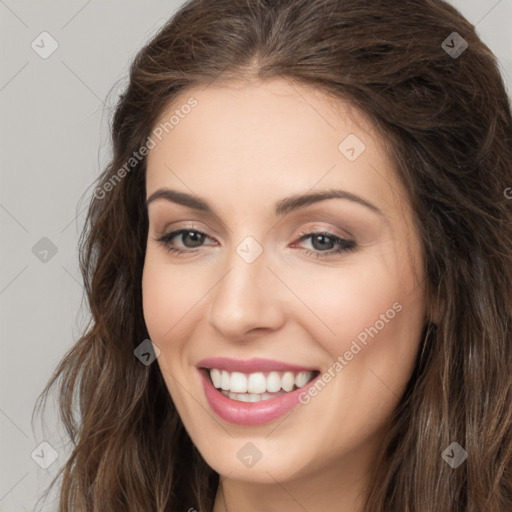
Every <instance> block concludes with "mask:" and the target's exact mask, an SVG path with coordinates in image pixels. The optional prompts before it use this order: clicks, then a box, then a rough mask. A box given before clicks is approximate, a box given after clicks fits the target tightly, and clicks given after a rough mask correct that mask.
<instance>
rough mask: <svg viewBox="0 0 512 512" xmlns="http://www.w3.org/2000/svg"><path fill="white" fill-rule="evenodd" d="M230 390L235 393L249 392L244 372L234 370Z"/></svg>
mask: <svg viewBox="0 0 512 512" xmlns="http://www.w3.org/2000/svg"><path fill="white" fill-rule="evenodd" d="M229 390H230V391H232V392H233V393H247V377H246V376H245V375H244V374H243V373H240V372H233V373H232V374H231V381H230V383H229Z"/></svg>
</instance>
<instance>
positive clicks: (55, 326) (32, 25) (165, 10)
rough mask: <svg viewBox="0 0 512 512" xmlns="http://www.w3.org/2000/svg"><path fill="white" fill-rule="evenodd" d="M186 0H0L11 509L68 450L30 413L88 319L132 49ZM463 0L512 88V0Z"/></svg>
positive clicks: (2, 449)
mask: <svg viewBox="0 0 512 512" xmlns="http://www.w3.org/2000/svg"><path fill="white" fill-rule="evenodd" d="M182 3H183V2H182V1H180V0H174V1H171V0H169V1H165V0H151V1H142V0H139V1H134V0H117V1H116V0H88V1H87V0H66V1H60V2H59V1H46V0H33V1H23V0H0V37H1V41H0V43H1V48H2V65H1V67H0V105H1V123H0V129H1V138H0V165H1V193H0V225H1V230H2V231H1V233H2V246H1V247H2V251H1V253H0V254H1V266H0V311H1V316H0V325H1V350H2V352H1V358H0V365H1V367H0V379H1V381H0V512H21V511H28V510H34V504H35V501H36V499H37V498H38V497H39V496H40V494H41V492H42V491H43V490H44V489H45V488H46V486H47V485H48V483H49V482H50V479H51V477H52V476H54V475H55V474H56V473H57V470H58V469H59V466H60V465H61V464H62V463H63V462H64V460H65V458H66V453H67V451H66V448H65V444H64V442H65V437H64V435H63V432H62V429H60V428H58V425H57V423H56V420H55V417H54V416H51V415H49V416H48V417H47V427H46V428H45V430H41V429H40V428H39V426H40V421H39V419H38V421H37V422H36V424H35V427H36V428H35V432H34V431H33V430H32V427H31V414H32V410H33V406H34V403H35V399H36V397H37V395H38V394H39V392H40V391H41V389H42V388H43V386H44V385H45V383H46V382H47V380H48V378H49V376H50V374H51V372H52V371H53V369H54V368H55V366H56V364H57V362H58V361H59V360H60V358H61V357H62V356H63V355H64V352H65V351H66V350H67V349H69V348H70V347H71V345H72V344H73V342H74V340H76V339H77V338H78V335H79V333H80V328H81V326H83V325H84V323H85V320H86V318H87V316H86V315H87V313H86V312H84V310H83V309H82V310H81V309H80V308H81V297H82V285H81V277H80V273H79V270H78V254H77V249H76V248H77V241H78V235H79V231H80V228H81V226H82V222H83V220H84V217H85V215H84V207H85V206H86V204H87V199H88V197H89V196H90V194H91V192H92V188H89V191H88V193H87V195H86V196H85V198H86V199H85V201H83V202H82V203H80V204H78V202H79V199H80V197H81V196H82V194H83V193H84V191H85V190H86V189H87V187H89V186H90V185H91V183H92V182H93V180H94V179H95V177H96V176H97V175H98V173H99V172H100V170H101V168H102V167H103V166H104V165H105V163H106V162H107V159H108V156H109V145H108V144H109V142H108V141H109V135H108V119H109V116H110V114H111V109H112V107H113V105H114V103H115V100H116V98H117V94H118V91H120V88H122V87H123V86H124V84H125V83H126V74H127V70H128V65H129V63H130V61H131V59H132V58H133V57H134V56H135V53H136V52H137V51H138V49H139V48H140V47H141V46H142V45H143V44H144V43H145V42H147V41H148V40H149V38H150V37H151V36H152V35H153V34H155V32H156V31H157V30H158V28H159V27H160V26H161V25H162V24H163V23H164V22H165V21H166V20H167V19H168V18H169V16H170V15H172V13H173V12H174V11H175V10H176V9H177V7H178V6H179V5H181V4H182ZM452 3H453V5H455V6H456V7H457V8H459V10H460V11H461V12H462V13H463V14H464V15H465V16H466V17H467V18H468V19H469V21H470V22H472V23H473V24H475V25H476V26H477V30H478V33H479V35H480V37H481V38H482V39H483V40H484V41H485V42H486V43H487V44H488V45H489V46H490V48H491V49H492V50H493V51H494V53H495V54H496V55H497V57H498V59H499V61H500V65H501V69H502V73H503V76H504V78H505V80H506V83H507V86H508V89H509V92H510V91H511V90H512V0H452ZM43 31H46V32H48V33H49V34H51V36H52V37H53V38H54V39H55V40H56V41H57V43H58V45H59V46H58V49H57V50H56V51H55V52H54V53H53V54H52V55H51V56H50V57H48V58H47V59H42V58H41V57H40V56H39V55H38V54H37V53H36V52H35V51H34V50H33V49H32V47H31V43H32V41H34V40H36V42H37V41H40V38H38V36H39V34H41V32H43ZM446 36H448V34H440V35H439V37H440V43H441V41H442V40H443V39H444V38H445V37H446ZM39 44H41V43H39ZM45 47H46V48H48V43H45ZM476 72H478V70H476ZM111 90H112V92H111V94H110V97H109V98H108V101H107V94H108V93H109V91H111ZM510 185H511V186H512V183H511V184H510ZM42 237H47V238H49V239H50V240H51V241H52V242H53V244H54V245H55V246H56V247H57V253H56V254H55V255H54V256H53V257H51V258H50V257H49V256H51V253H50V254H49V255H48V257H47V258H48V261H46V262H42V261H40V259H38V257H36V255H35V254H34V253H33V252H32V248H33V246H34V245H35V244H36V243H37V242H38V241H39V240H40V239H41V238H42ZM42 256H43V255H42V254H41V257H42ZM49 405H50V406H51V402H50V403H49ZM42 441H47V442H48V443H50V444H51V446H52V447H53V448H54V449H55V450H56V452H57V453H58V459H57V460H56V461H55V462H54V463H53V464H52V465H51V466H49V467H48V469H43V468H41V467H40V466H39V465H37V464H36V462H34V460H33V459H32V458H31V453H32V452H33V451H34V450H35V449H36V448H37V447H38V445H39V444H40V443H41V442H42ZM44 450H45V448H44V447H43V448H39V449H38V450H36V452H35V453H36V455H34V458H35V459H36V460H45V459H44V458H45V457H48V456H49V452H48V450H47V451H46V453H45V451H44ZM37 454H39V455H40V457H39V459H38V457H37ZM41 454H43V455H41ZM44 510H47V511H53V510H56V505H55V504H53V505H52V503H51V500H49V501H47V502H46V504H45V507H44Z"/></svg>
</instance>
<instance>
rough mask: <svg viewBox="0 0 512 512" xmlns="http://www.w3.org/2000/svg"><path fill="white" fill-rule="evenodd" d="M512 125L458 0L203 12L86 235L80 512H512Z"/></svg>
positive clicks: (155, 71)
mask: <svg viewBox="0 0 512 512" xmlns="http://www.w3.org/2000/svg"><path fill="white" fill-rule="evenodd" d="M511 129H512V117H511V112H510V104H509V100H508V98H507V95H506V92H505V89H504V86H503V82H502V79H501V77H500V74H499V71H498V69H497V65H496V59H495V57H494V56H493V55H492V53H491V52H490V50H489V49H488V48H487V47H486V46H485V45H484V44H483V43H482V42H481V41H480V40H479V38H478V37H477V35H476V34H475V31H474V28H473V27H472V26H471V25H470V24H469V23H468V22H467V21H466V20H465V19H464V18H463V17H462V16H461V15H460V14H459V13H458V12H457V11H456V10H455V9H454V8H453V7H451V6H449V5H448V4H446V3H445V2H443V1H441V0H428V1H423V0H422V1H419V0H405V1H400V2H392V1H383V0H376V1H373V2H364V1H362V0H343V1H341V0H279V1H270V0H254V1H250V2H249V1H241V0H211V1H209V2H201V1H199V0H192V1H190V2H188V3H187V4H185V5H184V6H183V7H182V8H181V9H180V10H179V12H178V13H177V14H176V15H175V16H174V17H173V18H172V19H171V20H170V21H169V22H168V23H167V24H166V25H165V26H164V27H163V28H162V29H161V30H160V32H159V33H158V34H157V35H156V36H155V37H154V38H153V40H152V41H151V42H150V43H149V44H148V45H147V46H145V47H144V48H143V49H142V50H141V52H140V53H139V54H138V56H137V57H136V59H135V61H134V63H133V65H132V67H131V71H130V82H129V85H128V87H127V89H126V91H125V92H124V94H122V96H121V98H120V99H119V103H118V105H117V108H116V111H115V115H114V119H113V124H112V139H113V151H114V153H113V156H112V160H111V162H110V164H109V166H108V167H107V169H105V171H104V173H103V174H102V175H101V177H100V178H99V182H98V186H97V187H96V189H95V191H94V194H93V198H92V200H91V204H90V209H89V213H88V222H87V225H86V227H85V229H84V232H83V235H82V239H81V268H82V273H83V276H84V280H85V286H86V293H87V297H88V301H89V305H90V309H91V313H92V322H91V325H90V326H89V328H88V329H87V331H86V332H85V333H84V334H83V336H82V337H81V338H80V340H79V341H78V342H77V343H76V345H75V346H74V347H73V348H72V350H71V351H70V352H69V354H67V356H66V357H65V358H64V359H63V361H62V362H61V364H60V365H59V367H58V368H57V370H56V372H55V374H54V375H53V377H52V379H51V380H50V382H49V384H48V386H47V387H46V388H45V390H44V392H43V394H44V395H46V394H47V393H48V391H49V389H50V387H51V386H52V385H53V384H54V383H56V382H57V380H59V379H60V407H61V411H62V417H63V420H64V423H65V425H66V428H67V430H68V432H69V434H70V437H71V440H72V441H73V444H74V446H73V451H72V454H71V456H70V458H69V460H68V461H67V463H66V465H65V466H64V467H63V468H62V477H63V480H62V487H61V491H60V509H59V510H61V511H68V510H73V511H84V512H85V511H87V512H89V511H96V510H102V511H104V510H109V511H110V510H130V511H148V510H154V511H164V510H165V511H167V510H169V511H171V510H172V511H179V510H189V511H191V510H199V511H201V512H210V511H214V512H224V511H260V510H261V511H263V510H265V511H269V510H279V511H280V512H283V511H285V512H286V511H292V510H293V511H295V510H308V511H316V510H322V511H330V510H336V511H340V510H344V511H345V510H346V511H352V512H353V511H356V512H359V511H361V512H362V511H366V512H369V511H372V512H373V511H380V512H384V511H389V512H395V511H397V510H401V511H402V510H403V511H410V512H412V511H414V512H419V511H424V512H426V511H432V510H438V511H450V512H451V511H455V510H456V511H467V512H469V511H475V512H476V511H483V510H486V511H496V512H497V511H509V510H512V462H511V461H512V459H511V457H512V379H511V371H510V370H511V367H512V349H511V343H510V339H511V329H512V265H511V262H512V203H511V202H510V199H509V198H510V194H507V190H510V186H511V184H512V166H511V164H510V162H511V161H512V135H511V133H512V131H511ZM76 393H78V395H79V396H77V395H76ZM75 408H77V409H78V411H79V416H78V417H74V416H73V412H74V411H75Z"/></svg>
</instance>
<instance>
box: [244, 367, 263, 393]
mask: <svg viewBox="0 0 512 512" xmlns="http://www.w3.org/2000/svg"><path fill="white" fill-rule="evenodd" d="M248 381H249V382H248V384H247V391H249V393H264V392H265V391H266V390H267V379H266V378H265V375H263V373H262V372H258V373H251V374H250V375H249V379H248Z"/></svg>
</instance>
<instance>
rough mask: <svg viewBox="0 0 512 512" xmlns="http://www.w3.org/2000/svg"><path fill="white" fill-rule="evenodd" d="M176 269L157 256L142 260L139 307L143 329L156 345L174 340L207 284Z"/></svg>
mask: <svg viewBox="0 0 512 512" xmlns="http://www.w3.org/2000/svg"><path fill="white" fill-rule="evenodd" d="M164 258H165V256H164ZM180 269H181V267H180V266H179V265H169V264H166V262H165V261H163V258H162V257H160V256H159V255H153V254H151V253H150V254H148V255H147V257H146V261H145V264H144V271H143V274H142V305H143V311H144V319H145V322H146V327H147V329H148V332H149V334H150V336H151V339H152V340H154V341H155V342H156V343H157V344H158V342H159V341H160V343H166V340H169V339H171V338H172V339H173V340H175V339H176V337H177V334H178V333H179V332H180V330H183V327H182V326H183V325H184V324H185V323H186V320H187V317H188V316H189V315H190V314H191V313H192V312H193V310H194V309H195V308H197V306H198V305H199V304H198V303H199V301H200V299H201V298H202V297H203V296H204V294H205V293H206V291H207V290H208V282H205V281H204V280H202V279H200V278H198V279H191V276H190V274H189V273H187V272H184V271H183V269H181V271H180ZM178 338H179V336H178Z"/></svg>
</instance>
